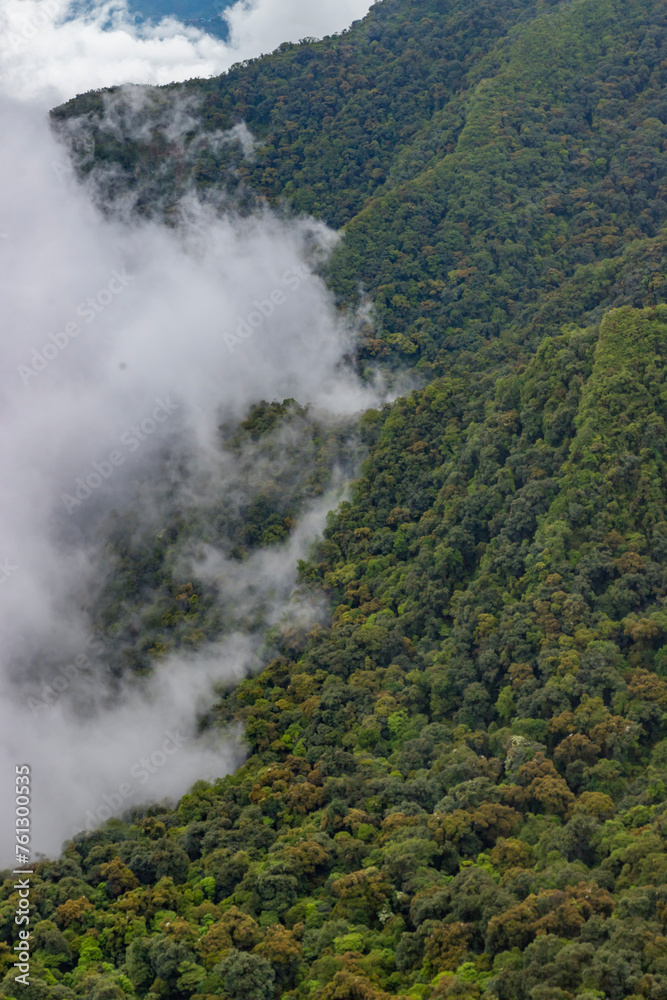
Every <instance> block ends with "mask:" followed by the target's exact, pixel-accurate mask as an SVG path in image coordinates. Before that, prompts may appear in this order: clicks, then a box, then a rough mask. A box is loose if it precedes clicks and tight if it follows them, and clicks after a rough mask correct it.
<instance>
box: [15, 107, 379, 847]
mask: <svg viewBox="0 0 667 1000" xmlns="http://www.w3.org/2000/svg"><path fill="white" fill-rule="evenodd" d="M0 128H1V129H2V134H3V136H4V137H5V138H4V139H3V143H2V145H1V146H0V231H2V232H3V233H6V234H7V238H6V239H4V240H2V241H1V242H0V303H1V304H2V315H3V336H2V338H1V339H0V423H1V425H2V431H3V433H2V436H1V438H0V467H2V470H3V476H2V480H1V481H0V566H2V564H3V562H4V561H7V565H8V569H9V572H8V574H5V573H4V571H2V572H0V640H1V641H0V784H1V786H2V787H1V795H0V845H2V847H1V848H0V851H1V852H2V854H1V855H0V860H5V859H6V855H7V850H8V849H9V850H11V844H12V842H13V839H12V832H11V828H12V812H13V810H12V806H11V787H10V786H11V783H12V776H13V771H14V765H15V764H18V763H24V762H27V763H29V764H31V765H32V767H33V769H34V776H35V794H36V802H35V821H36V826H35V841H34V847H35V848H36V849H39V850H45V851H50V852H53V851H57V849H58V847H59V845H60V842H61V840H62V839H63V838H64V837H65V836H66V835H67V834H68V833H69V831H70V829H71V826H72V825H73V824H76V823H77V822H79V820H80V819H81V817H82V816H83V815H85V813H86V812H87V811H88V809H93V810H94V808H95V807H96V805H98V804H99V803H100V796H102V795H103V794H106V793H109V794H111V793H112V792H113V791H114V789H115V788H117V787H118V786H119V785H120V784H122V783H123V781H124V778H125V776H126V775H127V772H128V769H129V768H130V767H131V766H133V765H134V764H135V763H136V761H137V760H138V759H140V758H141V757H142V756H143V755H145V754H146V753H149V754H150V753H152V752H153V751H156V752H157V751H158V750H159V747H160V745H161V744H160V741H161V739H162V736H161V734H162V733H163V732H164V730H166V729H170V728H173V727H174V726H177V725H181V726H183V727H186V728H187V727H189V728H192V725H193V720H194V718H195V715H196V711H197V707H198V705H199V704H200V699H201V697H203V696H204V695H205V694H206V692H208V691H210V685H211V683H212V682H213V681H214V680H215V679H218V680H219V679H226V680H228V681H229V680H233V679H235V678H238V677H239V676H241V675H242V673H243V672H244V670H247V668H248V659H249V656H250V655H251V653H252V648H251V646H250V644H249V643H248V641H247V640H244V639H242V638H239V637H237V638H234V637H232V638H230V639H226V640H225V642H224V643H223V644H222V645H221V646H219V647H216V648H215V649H213V650H208V651H206V650H205V651H203V652H202V654H201V655H199V656H195V657H193V656H191V657H189V658H187V659H184V658H183V657H180V658H178V657H177V658H174V659H172V660H171V661H170V662H169V663H168V664H166V666H165V671H164V673H163V672H162V671H161V672H160V677H159V680H158V682H157V683H156V684H155V685H153V686H151V685H149V686H148V688H147V689H146V690H145V691H144V692H143V693H141V692H136V691H134V690H132V692H130V691H126V692H125V694H124V695H123V696H122V697H121V699H120V701H119V702H118V703H113V704H112V705H111V707H109V704H108V703H107V702H108V698H109V692H108V690H107V688H106V686H105V685H104V684H103V683H101V681H100V675H99V673H97V672H96V669H97V668H96V667H95V666H94V667H93V669H92V670H91V673H90V676H91V678H93V677H94V678H95V683H94V684H92V685H91V687H90V689H89V692H88V693H89V694H90V699H91V700H90V705H89V715H90V718H89V720H88V721H87V722H85V723H84V722H82V721H81V720H78V721H77V718H78V717H76V716H72V714H71V710H70V708H69V707H68V706H69V704H70V698H69V693H68V694H67V695H63V698H62V700H61V701H59V702H58V705H57V706H56V707H55V708H54V710H53V711H51V712H49V713H47V714H45V715H41V714H40V715H39V716H38V717H37V718H34V717H33V715H32V713H31V711H30V710H29V708H28V707H26V704H25V694H26V692H28V691H31V690H33V689H34V686H35V685H37V686H39V685H41V684H43V683H51V678H52V677H53V676H56V675H58V673H59V672H60V671H61V669H62V666H63V664H67V663H68V662H70V659H71V658H72V657H74V656H75V655H76V654H77V653H80V652H81V651H82V650H85V649H86V642H87V636H88V634H89V631H90V625H89V620H88V615H87V607H88V605H89V604H90V602H91V600H92V599H94V595H95V592H96V589H97V586H98V584H99V578H100V574H101V566H102V561H101V556H100V553H99V552H98V548H97V541H96V540H95V532H96V530H97V528H98V526H99V524H100V522H101V518H102V516H103V515H104V514H105V513H106V512H108V511H109V510H110V509H111V508H114V507H115V508H117V509H120V510H122V509H123V508H124V507H126V506H127V503H128V502H129V500H130V499H131V498H132V496H133V495H134V494H135V491H136V489H137V486H138V484H140V483H142V482H145V483H146V486H145V487H144V489H145V491H146V495H147V496H148V499H149V500H150V498H151V482H152V476H153V474H154V472H153V470H154V469H156V468H157V462H156V457H155V456H156V453H157V451H158V450H159V449H160V447H164V446H165V445H166V444H168V445H169V449H170V451H171V453H172V454H173V455H174V456H175V457H176V458H180V457H183V458H185V459H187V460H190V459H191V458H192V456H195V457H196V459H197V461H199V462H201V463H204V464H205V463H206V461H207V458H206V456H207V455H212V454H214V453H215V446H214V442H215V439H216V432H217V428H218V425H219V423H220V421H221V419H225V418H226V419H233V418H234V417H236V418H238V417H240V416H241V415H242V414H244V413H245V412H246V411H247V408H248V406H249V405H250V404H252V403H253V402H255V401H257V400H259V399H274V398H278V399H283V398H286V397H294V398H296V399H297V400H298V401H300V402H301V403H304V404H305V403H308V402H312V403H314V404H315V405H317V406H319V407H321V408H323V409H328V410H338V411H340V412H350V413H353V412H357V411H358V410H361V409H363V408H365V407H367V406H368V405H370V404H372V403H374V402H375V396H374V394H373V393H372V392H371V391H369V390H368V389H367V388H364V387H363V386H361V385H359V384H358V383H357V381H356V380H355V378H354V377H353V376H352V375H351V374H350V372H349V371H346V370H345V369H344V368H343V367H341V361H342V358H343V357H344V355H345V353H346V352H347V351H348V349H349V347H350V344H351V340H352V337H353V330H352V329H351V328H350V326H349V324H348V323H347V322H346V321H345V319H344V318H343V317H341V316H340V315H339V314H338V312H337V310H336V309H335V307H334V305H333V303H332V300H331V297H330V294H329V293H328V291H327V289H326V287H325V285H324V283H323V282H322V281H321V279H320V278H318V277H317V276H316V275H315V274H314V273H313V270H312V260H313V252H314V250H315V251H316V252H317V253H318V254H320V255H321V254H326V253H327V252H328V251H329V249H330V247H331V246H332V245H333V243H335V241H336V239H337V236H336V235H335V234H333V233H332V232H330V231H329V230H327V229H326V228H325V227H324V226H323V225H322V224H320V223H316V222H314V221H313V220H308V219H302V220H293V221H282V220H280V219H278V218H276V217H275V216H273V215H271V214H269V213H266V214H265V215H263V216H259V217H253V218H248V219H239V218H236V217H234V216H232V215H229V216H226V217H217V216H216V215H214V214H213V212H212V211H211V210H209V209H207V208H205V207H202V206H200V205H198V204H197V203H196V202H194V201H193V202H191V203H190V204H189V205H188V206H187V211H184V215H183V222H182V224H181V225H180V226H179V227H176V228H166V227H165V226H162V225H159V224H157V223H154V222H127V221H119V220H117V219H109V218H103V217H102V216H101V215H100V214H99V213H98V211H97V210H96V209H95V208H94V207H92V205H91V203H90V201H89V196H88V194H87V193H86V191H85V190H84V189H82V188H79V187H78V186H76V185H75V184H74V182H73V181H72V179H71V178H68V177H67V176H65V177H62V176H61V175H60V172H59V171H58V170H54V169H53V165H54V163H56V164H58V163H60V162H62V159H63V154H62V150H60V148H59V147H58V145H57V143H56V141H55V140H54V138H53V136H52V135H51V133H50V132H49V130H48V127H47V124H46V122H45V121H44V118H43V115H42V113H41V112H40V111H36V110H34V109H33V110H31V109H30V108H28V107H27V106H25V105H23V104H17V103H15V102H11V101H9V100H7V99H0ZM276 293H278V294H276ZM158 400H161V401H162V402H163V404H164V405H162V404H158V403H157V402H156V401H158ZM160 407H161V408H160ZM158 414H159V416H158ZM165 414H166V415H167V417H166V419H162V418H163V417H165ZM113 454H115V455H116V456H117V457H120V458H121V459H122V462H121V463H118V462H117V460H114V459H113V458H112V455H113ZM216 474H217V473H216ZM86 484H88V485H86ZM86 490H89V491H90V495H89V496H86ZM64 497H70V498H71V497H75V498H77V499H79V498H81V502H80V504H74V505H72V504H71V501H66V500H65V499H63V498H64ZM334 502H335V501H334V499H333V498H330V499H328V500H327V503H326V504H325V507H326V506H331V505H332V504H333V503H334ZM153 503H154V508H155V509H154V511H153V516H154V517H155V518H156V519H157V521H158V524H159V523H160V517H163V518H164V517H165V516H166V514H167V511H165V510H164V509H161V508H160V501H159V500H158V499H157V498H155V499H154V501H153ZM323 516H324V507H323V508H322V509H321V510H319V512H318V514H317V516H314V515H312V516H310V520H308V519H307V520H306V522H305V527H304V528H303V529H302V531H301V532H300V533H297V535H296V536H295V541H293V542H292V543H291V544H292V548H290V547H287V548H286V549H285V550H284V551H283V552H282V553H281V552H275V553H272V554H271V555H270V557H269V556H267V558H266V559H264V560H262V559H259V560H256V561H254V562H253V561H252V560H250V561H249V562H248V564H247V566H246V568H245V574H246V575H245V576H243V574H241V575H240V576H239V579H238V593H239V595H243V600H247V601H252V600H253V599H255V598H253V596H252V595H253V594H254V595H256V599H257V600H259V601H266V600H267V599H270V600H271V601H276V602H277V603H276V607H280V606H281V602H282V601H284V599H285V597H286V592H285V591H282V592H281V591H280V590H279V589H278V590H277V591H275V587H276V586H277V583H278V582H282V583H285V582H286V583H287V584H289V583H290V582H291V580H292V579H293V573H294V568H295V564H296V559H297V557H298V555H299V554H300V553H302V552H303V551H304V547H305V546H306V544H307V541H308V539H309V538H311V537H312V536H313V534H315V533H316V532H317V531H318V529H319V527H320V526H321V525H322V518H323ZM162 523H164V520H163V522H162ZM295 546H296V547H295ZM220 565H223V569H224V563H223V564H220V562H218V563H215V561H214V562H211V559H210V558H209V560H208V562H207V566H208V570H207V572H209V574H215V573H216V572H219V571H220V569H219V567H220ZM216 567H217V568H216ZM288 590H289V588H288ZM274 591H275V593H274ZM82 683H83V682H82ZM81 691H83V688H80V689H78V693H79V695H80V694H81ZM70 693H71V692H70ZM235 754H236V751H235V749H234V747H233V745H231V744H230V745H228V746H227V747H226V748H225V747H223V748H220V747H217V748H214V749H211V748H210V747H208V746H206V747H201V746H199V745H194V744H193V745H192V747H188V748H187V749H184V750H183V752H182V753H181V752H179V754H177V755H174V757H173V762H171V763H169V762H166V763H165V765H164V767H163V768H161V769H160V770H159V774H158V775H156V777H155V781H154V782H151V783H150V784H148V785H147V786H146V792H147V793H148V794H149V795H151V796H152V795H156V796H158V797H159V796H161V795H163V794H165V793H166V792H167V791H169V792H171V793H172V794H173V795H180V794H182V793H183V792H184V791H185V790H186V789H187V787H188V785H189V784H190V783H191V782H192V781H193V780H194V779H195V778H196V777H198V776H201V775H204V774H208V773H209V772H210V771H211V770H212V769H213V770H216V769H217V770H218V771H219V772H220V773H224V771H226V770H227V769H229V768H230V767H232V766H233V765H234V761H235V759H236V758H235ZM169 761H171V758H169Z"/></svg>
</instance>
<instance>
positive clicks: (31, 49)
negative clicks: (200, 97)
mask: <svg viewBox="0 0 667 1000" xmlns="http://www.w3.org/2000/svg"><path fill="white" fill-rule="evenodd" d="M73 6H74V0H3V3H2V7H1V8H0V67H1V70H0V87H1V88H2V90H4V92H5V93H7V94H10V95H12V96H13V97H17V98H20V99H23V100H35V101H38V102H39V103H40V105H41V106H48V105H55V104H58V103H60V102H61V101H64V100H67V99H69V98H70V97H74V96H75V95H76V94H78V93H83V92H85V91H88V90H93V89H97V88H99V87H109V86H114V85H116V84H124V83H137V84H165V83H171V82H174V81H179V80H187V79H190V78H192V77H207V76H212V75H216V74H219V73H222V72H224V71H225V70H226V69H228V68H229V67H230V66H231V65H232V64H233V63H235V62H238V61H240V60H243V59H248V58H251V57H253V56H257V55H260V54H262V53H264V52H270V51H272V50H273V49H275V48H276V47H277V46H278V45H280V43H281V42H284V41H298V40H299V39H300V38H302V37H305V36H311V35H312V36H316V37H321V36H322V35H325V34H331V33H333V32H335V31H340V30H342V29H344V28H345V27H347V26H348V25H349V24H350V23H351V22H352V21H353V20H354V19H356V18H359V17H363V16H364V15H365V14H366V13H367V12H368V10H369V8H370V6H371V5H370V3H369V2H368V0H320V2H318V3H313V2H312V0H257V2H255V3H247V2H245V0H241V2H239V3H237V4H235V5H234V6H233V7H231V8H230V9H229V12H228V19H229V24H230V30H231V36H230V43H229V44H226V43H225V42H223V41H221V40H219V39H216V38H213V37H212V36H210V35H208V34H206V33H204V32H201V31H199V30H198V29H196V28H194V27H189V26H185V25H183V24H181V23H179V22H178V21H176V20H172V19H166V20H164V21H162V22H161V23H160V24H159V25H157V26H146V25H144V26H142V27H139V28H138V27H136V26H135V25H134V23H133V21H132V19H131V18H130V16H129V15H128V12H127V7H126V4H125V0H105V2H104V3H101V4H99V5H98V6H96V8H95V10H94V12H93V13H90V14H86V15H79V16H77V17H74V18H72V19H69V20H68V17H69V15H70V13H71V11H72V9H73ZM108 25H110V26H109V27H107V28H106V30H104V29H105V26H108Z"/></svg>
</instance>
